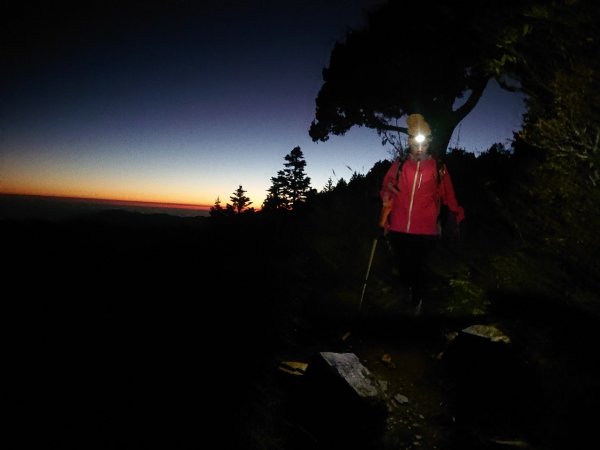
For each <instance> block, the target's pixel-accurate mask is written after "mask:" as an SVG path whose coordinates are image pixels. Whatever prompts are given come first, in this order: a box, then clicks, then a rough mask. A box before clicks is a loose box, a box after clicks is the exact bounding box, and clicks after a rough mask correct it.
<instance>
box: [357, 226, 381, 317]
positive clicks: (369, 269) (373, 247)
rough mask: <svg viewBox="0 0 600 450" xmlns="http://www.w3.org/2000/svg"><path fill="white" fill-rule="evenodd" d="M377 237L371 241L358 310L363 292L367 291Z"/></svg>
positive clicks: (363, 295)
mask: <svg viewBox="0 0 600 450" xmlns="http://www.w3.org/2000/svg"><path fill="white" fill-rule="evenodd" d="M378 240H379V237H376V238H375V239H373V245H372V246H371V255H370V256H369V264H368V265H367V273H366V275H365V282H364V284H363V288H362V293H361V294H360V303H359V305H358V310H359V311H360V309H361V308H362V303H363V298H364V297H365V290H366V289H367V281H368V280H369V273H370V272H371V264H372V263H373V256H374V255H375V249H376V248H377V241H378Z"/></svg>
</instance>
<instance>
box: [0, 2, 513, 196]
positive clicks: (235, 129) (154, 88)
mask: <svg viewBox="0 0 600 450" xmlns="http://www.w3.org/2000/svg"><path fill="white" fill-rule="evenodd" d="M6 3H14V5H5V6H2V7H1V8H3V9H4V10H3V11H1V13H2V14H1V16H2V18H0V25H1V26H2V31H0V33H1V36H2V42H3V46H2V48H1V49H0V50H1V51H2V54H3V61H4V63H3V67H0V193H28V194H39V195H61V196H63V195H64V196H76V197H89V198H104V199H121V200H138V201H153V202H169V203H186V204H205V205H212V204H213V203H214V201H215V200H216V198H217V197H220V199H221V200H222V201H223V202H224V203H225V202H227V201H229V196H230V195H231V194H232V192H233V191H234V190H235V189H236V188H237V187H238V185H242V186H243V188H244V189H246V190H247V193H246V195H247V196H249V197H250V199H251V200H252V201H253V202H254V205H253V206H257V207H258V206H260V204H261V203H262V201H263V200H264V197H265V195H266V189H267V188H268V187H269V186H270V184H271V182H270V178H271V177H273V176H275V175H276V173H277V171H278V170H281V169H282V168H283V163H284V156H285V155H286V154H288V153H289V152H290V151H291V150H292V149H293V148H294V147H295V146H300V147H301V149H302V151H303V153H304V156H305V159H306V162H307V168H306V171H307V174H308V176H310V177H311V180H312V183H311V185H312V187H314V188H316V189H319V190H320V189H322V188H323V186H324V185H325V184H326V182H327V180H328V178H329V177H331V178H332V179H333V181H334V182H336V181H337V179H339V178H342V177H343V178H345V179H346V180H347V179H349V178H350V176H351V175H352V173H353V171H357V172H359V173H366V172H367V171H368V170H369V169H370V168H371V167H372V166H373V164H374V163H375V162H376V161H379V160H381V159H385V158H387V157H389V151H388V149H387V148H386V147H383V146H382V145H381V143H380V139H379V137H378V136H377V134H376V133H375V132H374V131H371V130H367V129H353V130H351V131H350V132H349V133H347V134H346V135H345V136H340V137H336V136H334V137H332V138H331V139H330V140H329V141H328V142H324V143H313V142H312V140H311V139H310V137H309V135H308V128H309V126H310V123H311V121H312V120H313V118H314V110H315V97H316V95H317V93H318V91H319V89H320V87H321V84H322V78H321V71H322V69H323V67H325V66H326V65H327V64H328V61H329V55H330V52H331V50H332V49H333V46H334V43H335V42H336V40H340V39H342V38H343V37H344V35H345V33H346V32H347V31H348V30H349V29H350V28H357V27H360V26H361V25H362V24H363V15H362V10H363V9H364V8H367V7H369V6H371V5H374V4H378V3H379V1H375V0H371V1H369V0H362V1H360V0H352V1H348V0H334V1H322V0H314V1H313V0H289V1H281V0H279V1H276V0H273V1H269V0H267V1H253V0H244V1H242V0H238V1H235V0H229V1H226V0H223V1H220V2H213V3H208V2H202V1H198V2H193V1H184V0H182V1H144V2H142V1H138V2H133V1H125V0H123V1H118V2H112V3H111V2H104V3H108V4H114V5H115V6H113V7H110V8H107V7H105V6H99V5H101V4H102V3H103V2H99V1H91V2H80V5H79V6H71V5H69V3H67V2H60V1H58V2H41V4H42V5H43V6H40V7H38V8H37V9H34V8H32V7H30V6H23V5H22V4H21V2H6ZM17 5H18V6H17ZM61 5H62V6H61ZM165 5H169V6H168V7H167V6H165ZM174 5H177V6H174ZM522 112H523V105H522V100H521V98H520V97H519V96H518V95H516V94H511V93H506V92H503V91H501V90H500V89H499V88H498V87H497V86H496V85H490V88H489V89H488V92H486V94H485V95H484V98H483V99H482V100H481V102H480V104H479V105H478V106H477V108H476V109H475V110H474V111H473V112H472V113H471V115H470V116H469V117H468V118H467V119H465V120H464V121H463V123H462V124H461V127H460V141H459V145H460V146H462V147H464V148H466V149H468V150H473V151H483V150H486V149H487V148H488V147H489V146H490V145H491V144H493V143H495V142H502V143H506V142H507V140H508V139H510V138H511V137H512V132H513V131H514V130H518V129H519V127H520V123H521V114H522ZM456 142H457V136H455V137H454V138H453V140H452V141H451V144H456Z"/></svg>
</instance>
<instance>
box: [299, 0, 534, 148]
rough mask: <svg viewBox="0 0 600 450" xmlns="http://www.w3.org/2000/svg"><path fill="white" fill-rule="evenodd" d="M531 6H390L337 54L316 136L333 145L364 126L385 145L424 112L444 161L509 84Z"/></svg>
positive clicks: (320, 101)
mask: <svg viewBox="0 0 600 450" xmlns="http://www.w3.org/2000/svg"><path fill="white" fill-rule="evenodd" d="M528 3H531V2H528V1H525V2H517V1H505V0H492V1H489V2H486V4H485V8H482V7H481V4H480V2H478V1H476V0H468V1H446V0H423V1H419V2H406V1H400V0H391V1H389V2H388V3H386V4H384V5H383V6H381V7H379V8H378V9H375V10H372V11H371V12H370V13H369V15H368V26H367V27H366V28H364V29H362V30H352V31H351V32H349V33H348V34H347V35H346V37H345V39H344V40H343V41H340V42H337V43H336V44H335V47H334V49H333V51H332V52H331V57H330V61H329V66H328V67H326V68H325V69H324V70H323V80H324V84H323V85H322V87H321V90H320V91H319V93H318V96H317V98H316V113H315V120H314V121H313V122H312V124H311V126H310V130H309V134H310V136H311V137H312V139H313V140H314V141H319V140H320V141H326V140H327V139H328V138H329V136H330V135H331V134H334V135H343V134H345V133H346V132H347V131H348V130H349V129H350V128H351V127H353V126H355V125H357V126H366V127H369V128H372V129H375V130H377V132H378V133H379V134H380V135H381V136H382V142H383V143H386V142H390V141H391V140H392V136H393V134H394V133H406V127H404V126H402V125H400V123H401V122H400V121H399V119H401V118H402V117H403V116H405V115H407V114H410V113H414V112H419V113H421V114H423V115H424V116H425V118H426V119H427V120H428V122H429V123H430V125H431V126H432V131H433V135H434V141H433V142H432V146H431V151H432V152H433V153H437V154H442V155H443V154H445V152H446V149H447V147H448V143H449V141H450V137H451V136H452V133H453V130H454V128H455V127H456V125H457V124H458V123H459V122H460V121H461V120H462V119H464V118H465V116H466V115H467V114H468V113H469V112H470V111H471V110H472V109H473V108H474V107H475V105H476V104H477V102H478V101H479V99H480V97H481V95H482V93H483V91H484V89H485V87H486V85H487V83H488V81H489V80H490V79H492V78H496V79H497V80H498V81H499V82H501V83H502V84H505V83H504V79H503V76H504V74H505V73H506V72H505V70H506V64H507V61H510V58H511V57H512V54H511V53H510V52H511V51H512V50H513V49H512V48H511V47H508V46H507V45H506V43H505V41H506V40H509V39H520V38H522V36H524V35H525V34H526V33H527V31H528V28H527V27H526V25H525V16H524V14H523V11H524V10H525V9H526V6H527V4H528ZM512 42H513V41H510V40H509V43H512ZM463 98H465V99H464V101H463ZM457 105H458V106H457Z"/></svg>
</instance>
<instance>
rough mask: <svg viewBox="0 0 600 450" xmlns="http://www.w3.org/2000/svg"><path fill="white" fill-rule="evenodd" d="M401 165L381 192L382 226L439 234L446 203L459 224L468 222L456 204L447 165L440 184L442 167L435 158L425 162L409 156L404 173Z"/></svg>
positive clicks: (391, 171)
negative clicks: (443, 205)
mask: <svg viewBox="0 0 600 450" xmlns="http://www.w3.org/2000/svg"><path fill="white" fill-rule="evenodd" d="M398 164H400V162H399V161H398V160H396V161H394V163H393V164H392V166H391V167H390V168H389V170H388V171H387V173H386V174H385V177H384V178H383V184H382V187H381V192H380V195H381V199H382V200H383V205H384V213H382V214H383V216H382V223H381V225H382V226H384V227H385V228H386V229H388V230H390V231H398V232H401V233H410V234H423V235H437V234H439V227H438V223H437V220H438V215H439V212H440V206H441V203H442V202H443V203H444V204H445V205H448V208H449V210H450V211H452V212H453V213H455V214H456V220H457V222H458V223H460V222H461V221H462V220H463V219H464V217H465V213H464V210H463V208H462V207H461V206H460V205H459V204H458V202H457V201H456V196H455V194H454V187H453V185H452V180H451V179H450V174H449V173H448V170H447V169H446V166H443V168H442V170H441V171H440V172H441V173H440V174H439V176H440V179H439V183H438V174H437V172H438V167H437V166H438V165H437V163H436V161H435V159H433V158H432V157H431V156H429V157H428V158H427V159H425V160H423V161H415V160H413V159H411V158H410V157H409V158H408V159H407V160H406V161H405V162H404V163H403V165H402V169H401V171H400V173H398ZM396 177H397V179H396ZM386 207H387V209H388V211H389V216H387V213H386V212H385V211H386ZM390 209H391V211H390ZM385 216H387V217H385Z"/></svg>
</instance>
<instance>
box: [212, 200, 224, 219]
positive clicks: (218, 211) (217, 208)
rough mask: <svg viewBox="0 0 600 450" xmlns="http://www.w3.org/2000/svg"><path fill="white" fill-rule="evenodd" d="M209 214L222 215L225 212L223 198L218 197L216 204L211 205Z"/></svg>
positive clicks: (213, 215)
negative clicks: (222, 203)
mask: <svg viewBox="0 0 600 450" xmlns="http://www.w3.org/2000/svg"><path fill="white" fill-rule="evenodd" d="M209 214H210V216H211V217H221V216H223V215H224V214H225V209H223V207H222V206H221V199H220V198H219V197H217V199H216V200H215V204H214V205H213V206H211V207H210V211H209Z"/></svg>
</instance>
